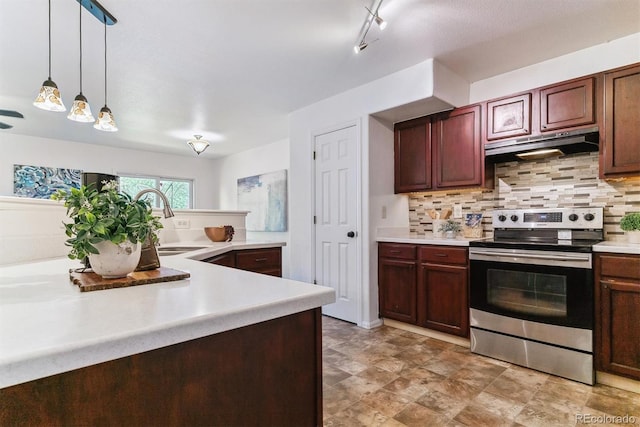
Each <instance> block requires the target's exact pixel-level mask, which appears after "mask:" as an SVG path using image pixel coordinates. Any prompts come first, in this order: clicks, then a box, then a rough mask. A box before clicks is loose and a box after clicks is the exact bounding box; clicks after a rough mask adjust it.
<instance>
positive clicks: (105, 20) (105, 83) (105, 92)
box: [104, 16, 107, 107]
mask: <svg viewBox="0 0 640 427" xmlns="http://www.w3.org/2000/svg"><path fill="white" fill-rule="evenodd" d="M104 106H105V107H106V106H107V17H106V16H105V17H104Z"/></svg>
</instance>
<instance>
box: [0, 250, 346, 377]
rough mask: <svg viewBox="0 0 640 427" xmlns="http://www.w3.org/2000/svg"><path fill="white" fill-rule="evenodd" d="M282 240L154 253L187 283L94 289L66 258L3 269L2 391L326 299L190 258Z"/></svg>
mask: <svg viewBox="0 0 640 427" xmlns="http://www.w3.org/2000/svg"><path fill="white" fill-rule="evenodd" d="M175 245H176V246H187V244H185V243H179V244H175ZM195 245H197V246H203V242H197V243H196V244H195ZM283 245H284V244H283V243H271V242H233V243H214V244H210V243H209V247H208V248H207V249H201V250H198V251H196V252H193V253H188V254H183V255H173V256H163V257H161V258H160V261H161V264H162V265H163V266H165V267H170V268H175V269H178V270H183V271H187V272H189V273H191V278H190V279H186V280H180V281H175V282H165V283H156V284H148V285H140V286H133V287H127V288H118V289H108V290H100V291H93V292H80V291H79V289H78V287H77V286H75V285H73V284H71V283H70V281H69V273H68V270H69V269H70V268H77V267H79V266H80V264H79V263H78V262H77V261H72V260H69V259H66V258H64V259H55V260H50V261H43V262H34V263H28V264H21V265H13V266H7V267H2V268H0V388H2V387H8V386H11V385H14V384H19V383H22V382H26V381H31V380H34V379H37V378H42V377H46V376H50V375H54V374H57V373H61V372H66V371H70V370H73V369H78V368H81V367H85V366H90V365H94V364H97V363H101V362H105V361H108V360H113V359H117V358H120V357H125V356H130V355H133V354H137V353H141V352H144V351H149V350H153V349H157V348H160V347H164V346H168V345H172V344H176V343H179V342H184V341H187V340H191V339H196V338H200V337H204V336H207V335H212V334H216V333H219V332H224V331H227V330H231V329H235V328H239V327H242V326H247V325H251V324H255V323H258V322H262V321H266V320H270V319H274V318H278V317H282V316H286V315H289V314H293V313H297V312H300V311H305V310H309V309H313V308H316V307H320V306H322V305H324V304H330V303H333V302H334V301H335V293H334V291H333V289H331V288H327V287H323V286H317V285H312V284H308V283H302V282H298V281H293V280H287V279H281V278H278V277H272V276H267V275H263V274H257V273H252V272H248V271H242V270H236V269H232V268H227V267H222V266H218V265H212V264H208V263H204V262H200V261H196V260H193V259H189V257H191V256H194V257H196V258H197V259H204V258H208V257H211V256H215V255H218V254H220V253H223V252H226V251H228V250H231V249H249V248H256V247H257V248H259V247H274V246H283ZM167 246H169V244H167Z"/></svg>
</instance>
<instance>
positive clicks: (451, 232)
mask: <svg viewBox="0 0 640 427" xmlns="http://www.w3.org/2000/svg"><path fill="white" fill-rule="evenodd" d="M461 230H462V226H461V225H460V223H459V222H457V221H454V220H452V219H448V220H446V221H445V222H443V223H442V224H441V225H440V228H439V229H438V231H440V232H444V235H445V237H446V238H447V239H454V238H455V237H456V234H458V233H459V232H460V231H461Z"/></svg>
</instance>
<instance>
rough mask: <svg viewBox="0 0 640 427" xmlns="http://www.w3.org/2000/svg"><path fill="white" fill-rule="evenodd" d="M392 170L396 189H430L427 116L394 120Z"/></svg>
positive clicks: (428, 122) (397, 191)
mask: <svg viewBox="0 0 640 427" xmlns="http://www.w3.org/2000/svg"><path fill="white" fill-rule="evenodd" d="M394 174H395V176H394V189H395V192H396V193H406V192H411V191H423V190H429V189H431V121H430V119H429V117H422V118H420V119H415V120H410V121H407V122H402V123H397V124H396V126H395V135H394Z"/></svg>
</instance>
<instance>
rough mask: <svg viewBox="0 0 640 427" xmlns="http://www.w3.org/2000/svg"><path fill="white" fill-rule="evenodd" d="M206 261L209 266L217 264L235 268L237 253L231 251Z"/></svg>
mask: <svg viewBox="0 0 640 427" xmlns="http://www.w3.org/2000/svg"><path fill="white" fill-rule="evenodd" d="M204 261H205V262H208V263H209V264H217V265H223V266H225V267H231V268H235V267H236V254H235V252H233V251H231V252H227V253H224V254H222V255H218V256H215V257H213V258H209V259H206V260H204Z"/></svg>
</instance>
